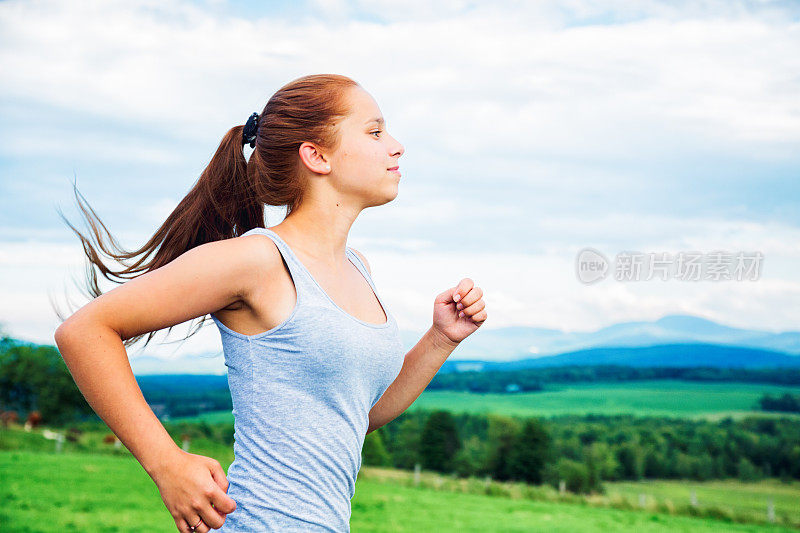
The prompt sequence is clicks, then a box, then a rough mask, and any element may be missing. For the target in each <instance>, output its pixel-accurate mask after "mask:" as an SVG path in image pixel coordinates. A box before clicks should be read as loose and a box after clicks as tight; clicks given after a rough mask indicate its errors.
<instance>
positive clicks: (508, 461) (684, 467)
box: [363, 409, 800, 492]
mask: <svg viewBox="0 0 800 533" xmlns="http://www.w3.org/2000/svg"><path fill="white" fill-rule="evenodd" d="M363 456H364V464H369V465H376V466H392V467H395V468H403V469H413V468H414V465H415V464H416V463H420V464H421V465H422V467H423V468H428V469H432V470H436V471H439V472H442V473H447V474H453V475H456V476H461V477H466V476H480V477H483V476H487V475H488V476H491V477H492V478H494V479H497V480H504V481H505V480H515V481H526V482H528V483H534V484H539V483H548V484H551V485H552V486H553V487H558V484H559V482H560V481H561V480H564V481H565V482H566V486H567V489H568V490H570V491H573V492H591V491H602V482H603V481H606V480H607V481H622V480H632V481H635V480H642V479H692V480H698V481H706V480H711V479H727V478H736V479H739V480H742V481H756V480H759V479H762V478H764V477H780V478H781V479H784V480H789V479H800V423H798V421H797V420H792V419H770V418H759V417H749V418H745V419H743V420H740V421H734V420H732V419H731V418H726V419H723V420H722V421H719V422H710V421H703V420H683V419H671V418H661V417H637V416H633V415H616V416H611V415H609V416H605V415H585V416H576V415H568V416H557V417H552V418H549V419H538V418H530V417H509V416H501V415H493V414H490V415H481V414H468V413H463V414H452V413H450V412H448V411H432V412H429V411H424V410H421V409H420V410H416V411H406V412H405V413H403V414H402V415H400V416H399V417H398V418H397V419H395V420H394V421H392V422H391V423H389V424H387V425H386V426H383V427H381V428H379V429H378V430H376V431H374V432H372V433H370V434H369V435H367V438H366V441H365V443H364V450H363Z"/></svg>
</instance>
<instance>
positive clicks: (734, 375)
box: [428, 365, 800, 393]
mask: <svg viewBox="0 0 800 533" xmlns="http://www.w3.org/2000/svg"><path fill="white" fill-rule="evenodd" d="M655 379H673V380H681V381H701V382H738V383H772V384H778V385H800V368H714V367H691V368H671V367H644V368H638V367H629V366H618V365H596V366H574V365H570V366H560V367H547V368H528V369H519V370H502V371H501V370H493V371H474V370H471V371H467V372H447V373H442V372H439V373H438V374H436V376H435V377H434V378H433V381H431V383H430V384H429V385H428V390H458V391H469V392H493V393H500V392H509V391H515V392H516V391H519V392H525V391H527V392H530V391H540V390H543V389H544V388H545V386H546V384H548V383H591V382H614V381H640V380H655Z"/></svg>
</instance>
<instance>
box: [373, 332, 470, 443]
mask: <svg viewBox="0 0 800 533" xmlns="http://www.w3.org/2000/svg"><path fill="white" fill-rule="evenodd" d="M457 346H458V344H457V343H454V342H452V341H450V340H449V339H447V338H445V337H444V336H442V335H441V334H439V333H437V332H436V330H435V329H434V328H433V327H431V328H429V329H428V331H426V332H425V334H424V335H423V336H422V338H421V339H420V340H419V342H417V344H416V345H414V347H413V348H411V350H410V351H409V352H408V353H407V354H406V357H405V360H404V361H403V367H402V368H401V369H400V374H399V375H398V376H397V378H395V380H394V381H393V382H392V384H391V385H389V387H388V388H387V389H386V391H385V392H384V393H383V396H381V397H380V399H379V400H378V401H377V403H376V404H375V405H374V406H373V407H372V409H371V410H370V412H369V427H368V428H367V433H370V432H371V431H375V430H376V429H378V428H379V427H381V426H383V425H384V424H388V423H389V422H391V421H392V420H394V419H395V418H397V417H398V416H400V414H402V413H403V412H404V411H405V410H406V409H408V407H409V406H410V405H411V404H412V403H414V401H415V400H416V399H417V398H419V395H420V394H422V391H424V390H425V387H427V386H428V384H429V383H430V382H431V380H432V379H433V377H434V376H435V375H436V373H437V372H438V371H439V368H441V366H442V365H443V364H444V362H445V361H446V360H447V358H448V357H449V356H450V354H451V353H452V352H453V350H455V348H456V347H457Z"/></svg>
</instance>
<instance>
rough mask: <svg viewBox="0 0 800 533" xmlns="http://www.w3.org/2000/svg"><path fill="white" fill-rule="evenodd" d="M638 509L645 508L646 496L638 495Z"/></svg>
mask: <svg viewBox="0 0 800 533" xmlns="http://www.w3.org/2000/svg"><path fill="white" fill-rule="evenodd" d="M639 507H641V508H645V507H647V496H645V495H644V493H640V494H639Z"/></svg>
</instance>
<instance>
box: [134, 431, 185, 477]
mask: <svg viewBox="0 0 800 533" xmlns="http://www.w3.org/2000/svg"><path fill="white" fill-rule="evenodd" d="M181 451H182V450H181V449H180V448H179V447H178V445H177V444H175V442H174V441H173V440H172V438H170V439H169V442H165V445H164V446H163V447H161V448H160V449H158V450H157V451H155V450H154V451H152V452H151V453H150V454H149V455H148V457H147V459H146V460H145V461H142V467H143V468H144V470H145V472H147V474H148V475H149V476H150V477H151V478H152V480H153V481H155V482H156V483H158V478H159V477H160V474H161V473H162V472H164V471H165V470H166V469H167V468H168V467H169V466H170V465H171V464H172V463H174V462H175V455H176V454H177V453H179V452H181Z"/></svg>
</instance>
